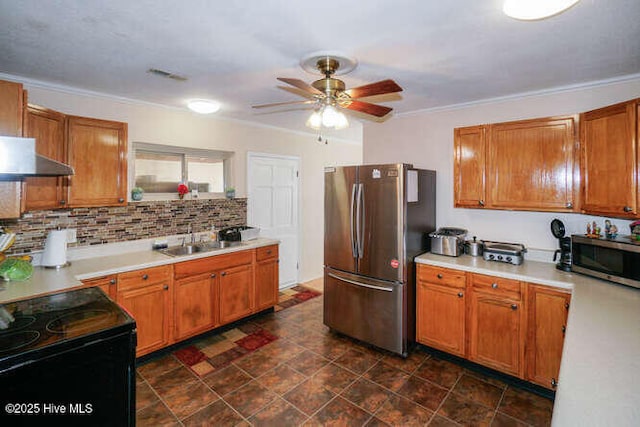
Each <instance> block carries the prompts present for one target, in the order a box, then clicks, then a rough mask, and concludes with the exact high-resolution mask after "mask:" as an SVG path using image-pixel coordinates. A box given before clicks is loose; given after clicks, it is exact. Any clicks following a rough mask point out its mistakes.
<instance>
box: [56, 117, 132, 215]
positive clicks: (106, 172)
mask: <svg viewBox="0 0 640 427" xmlns="http://www.w3.org/2000/svg"><path fill="white" fill-rule="evenodd" d="M67 151H68V160H69V163H70V164H71V166H73V168H74V170H75V175H74V176H73V177H71V178H70V179H69V186H68V191H67V199H68V202H69V203H68V204H69V206H71V207H75V206H82V207H89V206H115V205H125V204H126V200H127V196H126V192H127V156H126V154H127V124H126V123H121V122H112V121H106V120H98V119H90V118H86V117H75V116H68V117H67Z"/></svg>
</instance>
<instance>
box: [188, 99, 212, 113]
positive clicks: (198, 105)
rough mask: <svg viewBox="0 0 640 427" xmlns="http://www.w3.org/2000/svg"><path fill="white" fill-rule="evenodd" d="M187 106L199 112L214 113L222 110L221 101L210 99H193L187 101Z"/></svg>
mask: <svg viewBox="0 0 640 427" xmlns="http://www.w3.org/2000/svg"><path fill="white" fill-rule="evenodd" d="M187 107H188V108H189V109H190V110H191V111H193V112H195V113H198V114H213V113H215V112H216V111H218V110H220V103H219V102H217V101H212V100H209V99H193V100H191V101H189V102H188V103H187Z"/></svg>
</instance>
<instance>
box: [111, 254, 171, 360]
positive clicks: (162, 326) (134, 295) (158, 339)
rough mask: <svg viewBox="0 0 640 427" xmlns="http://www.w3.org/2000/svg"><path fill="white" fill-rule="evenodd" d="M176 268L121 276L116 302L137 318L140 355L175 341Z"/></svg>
mask: <svg viewBox="0 0 640 427" xmlns="http://www.w3.org/2000/svg"><path fill="white" fill-rule="evenodd" d="M171 272H172V267H171V266H161V267H153V268H148V269H143V270H137V271H132V272H128V273H122V274H119V275H118V285H117V286H118V291H117V294H116V302H117V303H118V304H119V305H120V306H121V307H123V308H124V309H125V310H127V311H128V312H129V314H131V316H132V317H133V318H134V319H135V320H136V328H137V333H138V346H137V349H136V356H138V357H139V356H142V355H144V354H147V353H151V352H152V351H155V350H158V349H161V348H163V347H166V346H167V345H169V344H170V343H171V319H172V310H171V306H172V302H173V298H172V292H171V286H172V277H171Z"/></svg>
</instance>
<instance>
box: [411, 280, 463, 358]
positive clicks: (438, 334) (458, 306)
mask: <svg viewBox="0 0 640 427" xmlns="http://www.w3.org/2000/svg"><path fill="white" fill-rule="evenodd" d="M464 293H465V292H464V289H460V288H453V287H445V286H439V285H435V284H431V283H427V282H422V281H419V282H418V287H417V312H416V322H417V323H416V339H417V341H418V342H420V343H422V344H425V345H428V346H431V347H434V348H437V349H439V350H443V351H446V352H448V353H452V354H455V355H457V356H461V357H464V354H465V348H464V343H465V298H464Z"/></svg>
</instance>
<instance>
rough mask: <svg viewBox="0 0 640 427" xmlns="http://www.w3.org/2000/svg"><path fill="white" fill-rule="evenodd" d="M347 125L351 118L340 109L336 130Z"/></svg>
mask: <svg viewBox="0 0 640 427" xmlns="http://www.w3.org/2000/svg"><path fill="white" fill-rule="evenodd" d="M347 127H349V120H347V116H345V115H344V114H343V113H342V112H341V111H339V112H338V118H337V119H336V124H335V126H334V128H335V129H336V130H340V129H344V128H347Z"/></svg>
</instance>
